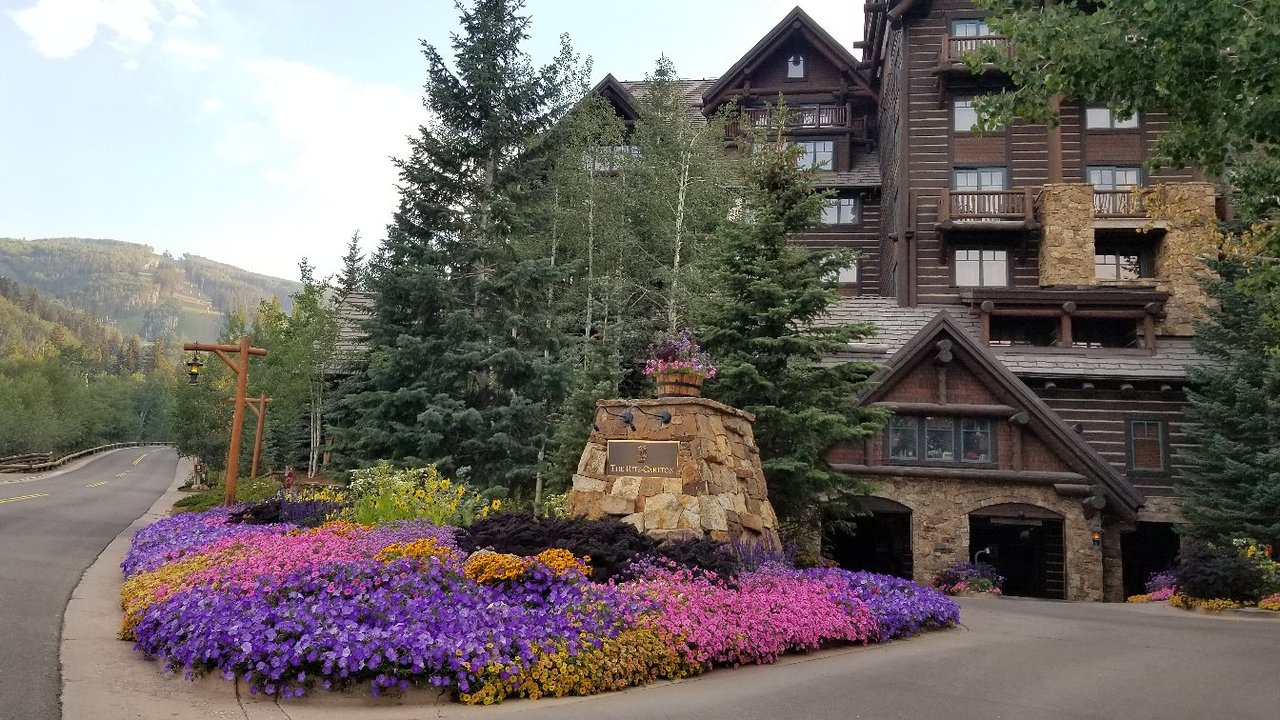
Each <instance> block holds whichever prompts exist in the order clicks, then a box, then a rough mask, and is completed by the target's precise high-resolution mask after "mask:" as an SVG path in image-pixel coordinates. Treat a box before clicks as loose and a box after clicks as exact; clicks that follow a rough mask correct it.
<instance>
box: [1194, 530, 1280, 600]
mask: <svg viewBox="0 0 1280 720" xmlns="http://www.w3.org/2000/svg"><path fill="white" fill-rule="evenodd" d="M1176 574H1177V584H1178V593H1179V594H1181V595H1187V596H1190V597H1193V598H1205V599H1223V600H1232V601H1235V602H1255V601H1257V600H1258V599H1259V598H1260V597H1262V591H1263V574H1262V568H1261V567H1259V565H1258V563H1257V562H1255V561H1254V560H1253V559H1251V558H1247V557H1241V556H1240V555H1239V554H1237V553H1236V551H1235V550H1234V549H1231V548H1222V547H1215V546H1213V545H1208V544H1205V543H1195V544H1192V545H1189V546H1187V547H1186V548H1184V549H1183V550H1182V552H1181V553H1180V554H1179V555H1178V567H1177V573H1176Z"/></svg>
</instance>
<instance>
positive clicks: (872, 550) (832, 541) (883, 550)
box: [823, 497, 912, 579]
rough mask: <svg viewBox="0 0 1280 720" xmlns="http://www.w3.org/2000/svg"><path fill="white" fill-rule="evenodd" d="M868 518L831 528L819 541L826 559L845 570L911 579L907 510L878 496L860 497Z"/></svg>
mask: <svg viewBox="0 0 1280 720" xmlns="http://www.w3.org/2000/svg"><path fill="white" fill-rule="evenodd" d="M862 505H863V507H864V508H866V509H867V510H868V511H870V513H871V514H870V515H862V516H859V517H856V518H854V519H853V520H852V521H851V523H850V524H851V525H852V527H851V528H846V529H833V530H831V531H830V532H829V533H828V534H827V537H826V538H824V539H823V542H824V544H825V545H826V547H824V548H823V550H824V551H825V554H826V555H827V557H830V558H831V559H833V560H835V561H836V563H837V564H839V565H840V567H841V568H844V569H845V570H867V571H869V572H875V573H881V574H883V575H894V576H897V577H901V578H907V579H911V577H912V575H911V573H912V563H911V508H909V507H907V506H906V505H903V504H901V503H898V502H894V501H893V500H889V499H887V498H879V497H866V498H862Z"/></svg>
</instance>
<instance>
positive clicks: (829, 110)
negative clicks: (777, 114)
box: [727, 105, 870, 140]
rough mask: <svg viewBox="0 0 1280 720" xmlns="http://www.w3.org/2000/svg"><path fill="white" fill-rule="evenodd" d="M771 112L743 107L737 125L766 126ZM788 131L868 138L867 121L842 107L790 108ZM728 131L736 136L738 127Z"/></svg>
mask: <svg viewBox="0 0 1280 720" xmlns="http://www.w3.org/2000/svg"><path fill="white" fill-rule="evenodd" d="M771 112H772V111H771V110H770V109H768V108H745V109H743V111H742V118H741V120H740V122H741V123H742V124H743V125H745V126H747V127H752V128H764V127H768V125H769V119H770V114H771ZM787 129H788V130H790V131H791V133H792V134H805V131H823V132H826V133H830V132H831V131H832V130H839V131H844V130H848V131H850V132H851V134H852V135H853V137H854V138H855V139H863V140H865V139H868V138H870V135H869V134H868V132H869V130H870V128H869V127H868V123H867V118H866V117H864V116H858V117H854V118H850V117H849V108H848V107H846V106H844V105H808V106H797V107H792V108H789V109H788V110H787ZM727 130H728V134H729V135H737V134H739V130H740V127H739V126H738V124H733V125H730V126H729V128H727Z"/></svg>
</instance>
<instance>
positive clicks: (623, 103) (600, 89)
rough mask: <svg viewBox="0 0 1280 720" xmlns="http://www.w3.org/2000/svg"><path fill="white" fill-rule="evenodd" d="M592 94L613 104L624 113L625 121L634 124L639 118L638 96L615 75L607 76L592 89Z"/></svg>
mask: <svg viewBox="0 0 1280 720" xmlns="http://www.w3.org/2000/svg"><path fill="white" fill-rule="evenodd" d="M591 92H592V93H595V94H597V95H599V96H600V97H602V98H604V99H606V100H608V101H609V102H611V103H613V106H614V107H616V108H618V110H619V111H620V112H621V113H622V117H623V119H624V120H629V121H632V122H634V121H635V119H636V118H637V117H638V116H639V108H640V103H639V102H637V100H636V96H635V95H633V94H632V93H631V90H630V89H629V88H628V87H627V86H626V85H625V84H623V83H622V82H620V81H619V80H618V79H617V78H615V77H614V76H613V73H609V74H608V75H605V76H604V79H603V80H601V81H600V82H598V83H596V86H595V87H593V88H591Z"/></svg>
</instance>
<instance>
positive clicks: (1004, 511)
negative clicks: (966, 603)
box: [969, 503, 1066, 599]
mask: <svg viewBox="0 0 1280 720" xmlns="http://www.w3.org/2000/svg"><path fill="white" fill-rule="evenodd" d="M975 557H977V559H978V560H980V561H982V562H986V563H989V564H991V565H994V566H995V568H996V571H997V572H998V573H1000V574H1001V575H1002V576H1004V579H1005V580H1004V594H1005V595H1015V596H1022V597H1039V598H1055V599H1062V598H1065V597H1066V573H1065V565H1064V562H1063V530H1062V516H1061V515H1059V514H1057V513H1055V512H1053V511H1051V510H1046V509H1044V508H1042V507H1038V506H1036V505H1026V504H1022V503H1002V504H999V505H989V506H987V507H984V508H979V509H977V510H974V511H973V512H971V513H969V559H970V560H973V559H974V558H975Z"/></svg>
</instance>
